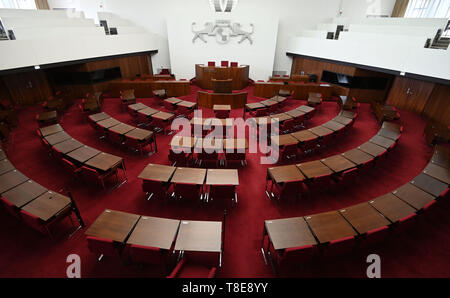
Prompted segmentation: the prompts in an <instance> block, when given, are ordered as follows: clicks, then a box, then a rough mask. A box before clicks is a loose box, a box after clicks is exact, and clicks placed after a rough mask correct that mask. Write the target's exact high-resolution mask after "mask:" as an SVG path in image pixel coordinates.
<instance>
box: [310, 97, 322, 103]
mask: <svg viewBox="0 0 450 298" xmlns="http://www.w3.org/2000/svg"><path fill="white" fill-rule="evenodd" d="M307 102H308V103H313V104H319V103H321V102H322V99H321V98H320V97H315V96H314V97H308V100H307Z"/></svg>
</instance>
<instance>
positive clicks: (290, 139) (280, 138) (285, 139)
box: [271, 134, 298, 146]
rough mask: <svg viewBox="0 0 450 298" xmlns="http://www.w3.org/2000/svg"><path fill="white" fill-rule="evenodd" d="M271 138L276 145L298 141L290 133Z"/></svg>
mask: <svg viewBox="0 0 450 298" xmlns="http://www.w3.org/2000/svg"><path fill="white" fill-rule="evenodd" d="M277 138H278V140H277ZM271 139H272V142H273V143H274V144H275V145H276V146H285V145H291V144H297V143H298V140H297V139H296V138H294V137H293V136H291V135H290V134H285V135H278V136H272V137H271Z"/></svg>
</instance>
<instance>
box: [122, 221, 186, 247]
mask: <svg viewBox="0 0 450 298" xmlns="http://www.w3.org/2000/svg"><path fill="white" fill-rule="evenodd" d="M180 222H181V221H180V220H175V219H168V218H160V217H150V216H141V218H139V221H138V222H137V224H136V226H135V227H134V229H133V231H132V232H131V235H130V237H129V238H128V240H127V244H134V245H142V246H150V247H158V248H161V249H166V250H170V248H171V247H172V243H173V242H174V241H175V237H176V235H177V232H178V228H179V226H180Z"/></svg>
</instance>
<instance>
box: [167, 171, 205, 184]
mask: <svg viewBox="0 0 450 298" xmlns="http://www.w3.org/2000/svg"><path fill="white" fill-rule="evenodd" d="M205 178H206V169H197V168H177V169H176V170H175V174H173V176H172V180H171V181H172V182H173V183H190V184H197V185H202V184H203V182H204V181H205Z"/></svg>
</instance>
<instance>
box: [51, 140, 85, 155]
mask: <svg viewBox="0 0 450 298" xmlns="http://www.w3.org/2000/svg"><path fill="white" fill-rule="evenodd" d="M83 146H84V145H83V143H80V142H78V141H77V140H75V139H69V140H65V141H63V142H61V143H58V144H55V145H54V146H53V147H54V148H56V149H58V150H59V151H61V153H63V154H67V153H69V152H71V151H73V150H75V149H78V148H80V147H83Z"/></svg>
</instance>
